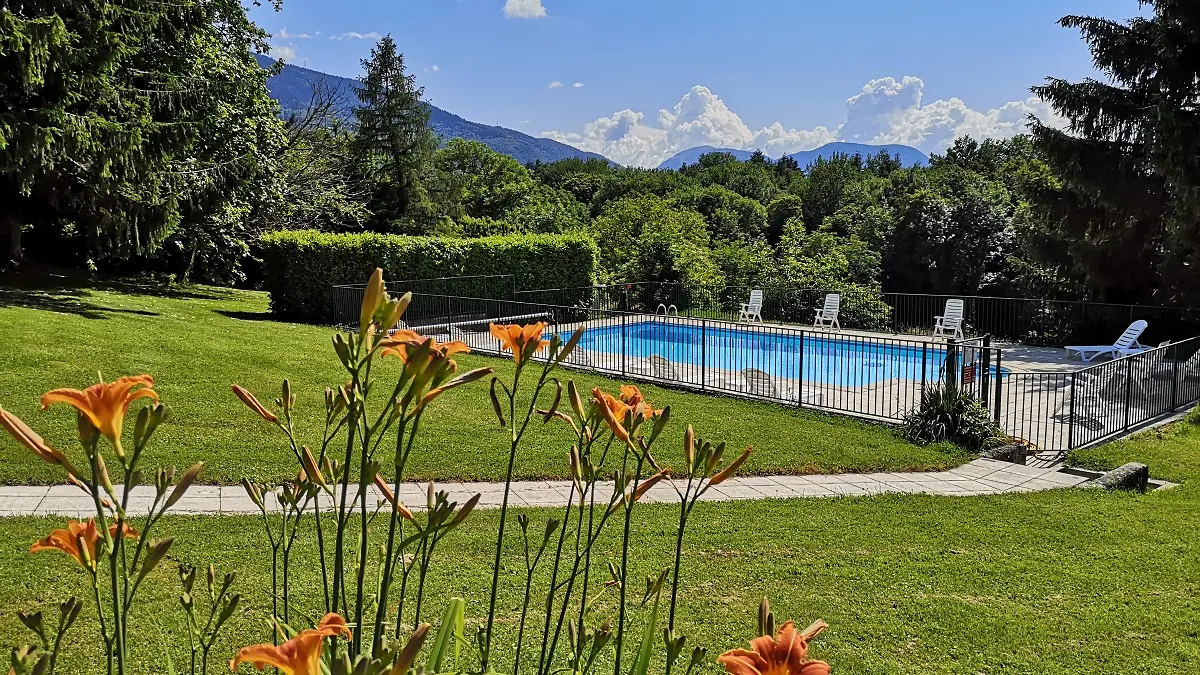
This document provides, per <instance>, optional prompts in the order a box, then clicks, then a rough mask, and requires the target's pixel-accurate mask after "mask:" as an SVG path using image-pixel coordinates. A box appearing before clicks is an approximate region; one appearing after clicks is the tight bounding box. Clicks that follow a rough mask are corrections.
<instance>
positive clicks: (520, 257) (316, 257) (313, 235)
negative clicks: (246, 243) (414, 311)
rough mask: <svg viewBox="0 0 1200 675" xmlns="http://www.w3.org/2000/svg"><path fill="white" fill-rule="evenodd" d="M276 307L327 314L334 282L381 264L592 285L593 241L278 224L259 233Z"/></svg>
mask: <svg viewBox="0 0 1200 675" xmlns="http://www.w3.org/2000/svg"><path fill="white" fill-rule="evenodd" d="M261 244H262V251H263V266H264V277H265V279H264V287H265V289H266V290H267V291H269V292H270V294H271V311H272V312H274V313H276V314H278V315H280V316H283V317H288V318H292V319H301V320H305V321H327V320H329V319H330V317H331V315H332V292H331V289H332V288H333V286H335V285H338V284H353V283H360V282H361V281H362V280H363V279H365V278H366V277H367V276H369V275H370V273H371V271H372V270H374V269H375V268H376V267H382V268H383V270H384V273H385V274H386V275H387V276H388V277H390V278H392V279H429V278H435V277H456V276H472V275H491V274H511V275H513V277H514V283H515V285H516V287H517V288H518V289H536V288H566V287H578V286H590V285H591V283H592V280H593V277H594V275H595V267H596V245H595V244H594V243H593V242H592V240H591V239H589V238H587V237H586V236H583V235H577V234H565V235H557V234H524V235H504V236H497V237H482V238H478V239H452V238H443V237H405V236H398V235H387V234H374V233H362V234H329V233H323V232H316V231H313V230H300V231H280V232H272V233H270V234H267V235H265V236H264V237H263V238H262V240H261Z"/></svg>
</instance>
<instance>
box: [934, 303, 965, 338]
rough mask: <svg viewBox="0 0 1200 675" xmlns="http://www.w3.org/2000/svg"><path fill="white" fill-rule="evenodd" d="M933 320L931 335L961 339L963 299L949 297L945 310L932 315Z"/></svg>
mask: <svg viewBox="0 0 1200 675" xmlns="http://www.w3.org/2000/svg"><path fill="white" fill-rule="evenodd" d="M933 321H934V323H933V337H954V338H958V339H959V340H961V339H963V337H964V336H963V329H962V325H963V301H962V300H960V299H959V298H950V299H949V300H947V301H946V311H945V312H944V313H943V314H942V315H941V316H935V317H933Z"/></svg>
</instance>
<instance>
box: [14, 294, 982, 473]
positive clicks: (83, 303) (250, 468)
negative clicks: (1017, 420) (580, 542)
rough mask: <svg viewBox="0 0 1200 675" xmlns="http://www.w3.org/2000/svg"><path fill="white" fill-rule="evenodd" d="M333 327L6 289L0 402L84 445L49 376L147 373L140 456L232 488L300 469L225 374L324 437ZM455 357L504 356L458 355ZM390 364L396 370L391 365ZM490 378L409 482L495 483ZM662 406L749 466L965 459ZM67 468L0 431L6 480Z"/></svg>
mask: <svg viewBox="0 0 1200 675" xmlns="http://www.w3.org/2000/svg"><path fill="white" fill-rule="evenodd" d="M332 333H333V332H332V329H329V328H323V327H316V326H307V325H298V324H290V323H281V322H277V321H272V320H271V317H270V315H269V314H268V313H267V296H266V295H265V294H263V293H255V292H245V291H231V290H227V289H214V288H206V287H190V288H187V289H161V288H147V287H139V286H133V285H128V284H123V285H114V286H108V287H94V288H91V289H70V288H68V289H62V288H58V289H54V288H51V289H50V290H26V289H21V288H14V287H0V341H2V342H3V345H4V347H5V348H4V350H3V352H0V405H3V406H4V407H5V408H7V409H9V410H11V411H13V412H15V413H16V414H17V415H19V416H20V417H22V418H23V419H24V420H25V421H26V422H28V423H29V424H30V426H32V427H33V428H34V429H35V430H37V431H39V432H40V433H41V434H42V435H43V436H44V437H46V439H47V440H48V441H50V442H51V443H52V444H54V445H56V446H57V447H59V448H61V449H63V450H65V451H67V452H72V451H74V450H75V448H77V446H78V442H77V441H76V440H75V432H74V419H73V414H72V412H71V411H70V410H69V409H67V408H66V407H59V408H52V409H51V410H50V411H49V412H41V411H40V410H39V407H38V399H39V397H40V396H41V394H42V393H44V392H46V391H48V390H50V389H52V388H56V387H64V386H69V387H74V388H83V387H85V386H87V385H89V384H92V383H94V382H95V381H96V377H97V373H102V374H103V375H104V377H105V378H106V379H110V380H111V379H112V378H115V377H118V376H120V375H130V374H137V373H143V372H146V373H150V374H151V375H153V376H154V377H155V381H156V389H157V390H158V391H159V393H160V395H161V397H162V400H163V401H164V402H165V403H167V404H168V405H169V406H171V408H172V409H173V411H174V416H173V419H172V420H171V421H170V422H169V423H168V424H167V425H165V426H164V427H163V428H162V429H161V430H160V431H159V432H158V434H157V435H156V437H155V439H154V442H153V443H152V446H151V448H150V450H149V451H148V457H147V459H146V460H145V463H144V465H149V466H157V465H168V464H175V465H178V466H180V467H183V466H187V465H190V464H192V463H193V462H195V461H198V460H203V461H205V462H206V469H205V472H204V474H203V475H202V480H204V481H207V482H215V483H233V482H236V481H237V480H239V479H240V478H242V477H243V476H250V477H252V478H255V479H259V480H283V479H287V478H289V477H294V476H295V473H296V470H297V467H296V466H295V462H294V460H293V458H292V456H291V454H290V452H289V451H288V450H287V449H286V447H285V446H284V445H283V444H282V439H281V438H280V437H279V435H278V434H277V432H276V431H275V430H274V429H273V428H271V427H269V425H266V424H265V423H263V422H261V421H260V420H258V419H257V418H256V417H254V416H253V415H252V414H251V413H250V412H249V411H248V410H247V409H245V408H244V407H243V406H242V404H241V403H240V402H239V401H237V399H235V398H234V396H233V395H232V394H231V393H230V390H229V385H230V384H231V383H233V382H236V383H239V384H241V385H242V386H245V387H247V388H248V389H250V390H251V391H253V392H255V393H257V394H258V396H259V397H260V398H261V399H262V400H264V401H270V400H273V399H274V398H275V397H276V396H278V394H277V392H278V390H279V383H280V382H281V381H282V379H283V378H285V377H288V378H291V381H292V386H293V391H295V392H296V393H297V395H298V406H299V411H300V412H299V413H298V415H299V417H300V421H299V423H298V427H299V430H300V432H301V434H303V435H304V436H305V438H308V439H311V441H312V442H313V443H316V442H319V434H320V429H319V427H318V426H317V425H318V424H320V420H321V419H322V416H323V404H322V398H321V397H322V392H323V390H324V388H325V387H326V386H329V385H336V384H337V383H339V382H342V381H343V380H344V378H343V372H342V371H341V367H340V365H339V364H338V363H337V361H336V359H335V358H334V356H333V349H332V347H331V346H330V337H331V336H332ZM460 362H461V365H462V367H463V368H473V367H478V366H483V365H488V366H493V367H495V368H496V369H497V372H498V373H499V374H500V375H501V377H505V378H509V377H511V364H510V362H509V361H507V360H503V359H499V358H492V357H476V356H466V357H463V358H461V359H460ZM388 367H390V368H396V366H394V365H393V366H388ZM570 376H571V377H573V378H575V380H576V381H577V383H578V384H579V385H580V386H581V387H582V388H583V389H585V390H587V389H590V388H591V387H594V386H600V387H604V388H606V389H608V390H610V391H615V390H616V389H617V387H618V386H619V384H620V383H619V382H617V381H616V380H612V379H608V378H602V377H596V376H592V375H586V374H581V373H571V374H570ZM485 387H486V382H481V383H479V384H477V385H475V386H474V387H470V388H465V389H460V390H457V391H454V392H451V393H449V394H448V395H447V396H445V397H444V398H443V399H441V400H440V401H439V402H438V404H437V405H436V407H435V409H434V412H433V414H432V415H431V416H427V422H426V423H425V425H424V426H423V440H422V441H421V443H422V446H421V447H419V448H418V449H417V451H415V452H414V454H413V459H412V460H411V461H410V465H409V466H410V468H411V472H412V473H411V477H413V478H418V479H424V478H437V479H464V480H489V479H495V478H496V477H498V476H503V472H504V468H505V463H506V460H507V440H506V433H505V432H504V431H502V430H500V429H498V428H497V425H496V423H495V420H494V417H493V415H492V412H491V407H490V404H489V402H488V398H487V393H486V391H485ZM645 391H646V394H647V396H648V397H649V399H650V400H651V401H652V402H653V403H654V404H655V405H656V406H659V407H661V406H663V405H667V404H669V405H671V406H672V407H673V408H674V414H675V420H677V421H676V422H675V423H673V424H672V425H671V430H670V432H669V433H668V434H667V435H666V436H665V437H664V439H663V440H662V441H660V442H661V443H663V444H665V445H666V446H667V447H670V448H672V449H674V448H676V447H678V446H679V445H680V439H681V438H682V434H683V428H684V426H685V424H686V423H687V422H692V423H694V424H695V425H696V429H697V432H698V433H699V434H700V435H702V436H705V437H709V438H713V439H716V440H725V441H727V442H728V443H729V444H730V445H731V446H733V447H734V448H740V447H744V446H746V445H753V446H754V454H753V456H752V457H751V459H750V460H749V461H748V462H747V463H746V464H745V465H744V466H743V469H742V471H743V473H817V472H842V471H900V470H932V469H941V468H946V467H949V466H953V465H956V464H959V463H961V462H962V461H964V460H965V459H966V457H965V456H964V455H963V454H962V453H961V452H959V451H957V450H956V449H954V448H952V447H949V446H933V447H926V448H921V447H916V446H914V445H911V444H909V443H906V442H904V441H902V440H900V439H899V438H898V437H897V436H896V434H895V433H894V431H892V430H890V429H888V428H884V427H881V426H877V425H872V424H865V423H860V422H856V421H853V420H850V419H848V418H845V417H840V416H829V415H822V414H819V413H813V412H809V411H802V410H797V409H793V408H787V407H784V406H777V405H770V404H763V403H757V402H751V401H742V400H737V399H732V398H723V397H715V396H707V395H700V394H692V393H687V392H681V391H677V390H669V389H660V388H657V387H645ZM564 431H565V430H564V429H563V428H561V427H558V426H557V425H551V426H548V427H543V426H541V425H540V424H536V425H534V426H532V427H531V429H530V432H529V434H528V437H527V442H526V443H525V444H524V446H523V451H522V453H523V454H522V457H521V458H520V461H519V463H518V466H519V477H520V478H551V477H563V476H565V475H566V474H567V461H566V453H567V449H568V448H569V439H568V437H567V434H565V433H564ZM61 480H62V475H61V473H60V472H58V471H55V470H54V469H53V468H52V467H49V466H47V465H46V464H43V463H41V462H40V461H39V460H36V459H35V458H33V457H32V456H31V455H30V454H29V453H28V452H26V451H25V450H24V449H22V448H20V447H19V446H17V445H16V444H15V443H14V442H13V441H12V440H11V439H9V438H8V437H7V436H4V437H3V438H0V484H23V483H53V482H59V481H61Z"/></svg>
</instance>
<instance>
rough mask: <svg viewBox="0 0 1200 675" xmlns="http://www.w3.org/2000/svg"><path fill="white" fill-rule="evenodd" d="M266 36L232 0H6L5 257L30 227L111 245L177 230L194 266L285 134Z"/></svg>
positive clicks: (263, 178) (1, 131) (128, 248)
mask: <svg viewBox="0 0 1200 675" xmlns="http://www.w3.org/2000/svg"><path fill="white" fill-rule="evenodd" d="M265 38H266V34H265V33H264V32H262V31H261V30H260V29H259V28H258V27H257V26H255V25H254V23H253V22H251V21H250V20H249V19H248V18H247V16H246V10H245V8H244V7H243V6H242V4H241V3H240V2H236V1H234V0H216V1H214V2H198V1H196V0H182V1H181V2H178V3H161V2H150V1H136V0H135V1H133V2H111V1H108V0H102V1H99V2H94V3H62V2H43V1H36V0H30V1H23V2H17V3H15V4H14V3H6V4H5V5H4V6H3V7H0V226H2V227H3V230H4V231H3V234H4V235H5V242H4V243H5V253H6V254H8V255H6V256H0V257H12V258H20V257H21V254H22V250H21V243H20V237H21V233H22V232H23V230H24V229H26V228H48V229H57V230H59V231H60V232H66V231H70V232H73V233H76V234H77V235H79V236H82V237H83V238H85V239H86V241H87V245H88V248H89V249H90V250H91V251H93V252H97V251H98V252H99V253H100V254H101V255H109V256H115V257H123V256H128V255H134V254H146V253H153V252H155V251H156V250H157V249H158V248H159V246H160V244H161V243H162V242H163V240H164V238H166V237H167V236H169V235H171V234H172V233H173V232H176V233H177V241H178V243H179V244H180V245H181V246H182V248H183V251H184V252H185V255H184V260H185V268H184V270H180V271H185V270H186V269H188V268H190V266H191V264H192V262H193V261H194V259H195V257H196V256H197V255H200V253H199V249H200V248H203V247H204V246H206V244H204V243H203V242H206V241H207V242H211V241H221V240H225V239H226V238H228V237H230V236H234V237H236V236H238V235H237V233H236V232H234V230H236V229H237V226H236V225H235V224H234V223H233V220H234V219H237V218H240V217H241V216H242V215H243V214H244V213H246V212H247V211H249V210H252V209H255V208H259V207H260V206H261V205H262V204H263V203H265V202H268V201H269V200H270V199H272V198H273V196H274V187H273V185H272V184H271V179H272V175H273V166H272V161H273V158H274V149H275V148H276V147H277V146H278V145H279V143H281V141H282V135H281V124H280V121H279V120H278V119H277V117H276V111H277V109H278V107H277V105H276V104H275V103H274V101H272V100H271V99H270V98H269V97H268V96H267V93H266V88H265V80H266V78H267V76H268V75H269V73H268V72H267V71H265V70H263V69H262V68H260V67H259V66H258V62H257V61H256V59H255V52H260V53H261V52H265V51H266V49H267V45H266V43H265ZM216 266H218V267H219V266H220V265H219V264H218V265H216Z"/></svg>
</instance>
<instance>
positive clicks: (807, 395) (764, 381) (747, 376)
mask: <svg viewBox="0 0 1200 675" xmlns="http://www.w3.org/2000/svg"><path fill="white" fill-rule="evenodd" d="M730 384H731V383H730V382H728V381H726V382H725V386H727V387H730ZM730 388H733V389H737V390H738V391H744V392H746V393H747V394H750V395H751V396H761V397H763V398H770V399H775V400H781V399H782V400H785V401H790V402H793V403H795V402H797V401H798V398H797V397H798V393H797V391H796V390H795V389H792V388H791V387H789V386H786V385H782V384H779V383H778V381H777V380H776V379H775V378H773V377H771V374H770V373H768V372H766V371H763V370H759V369H758V368H744V369H743V370H742V372H741V378H740V381H737V380H735V381H734V382H733V383H732V386H731V387H730ZM822 400H823V397H822V396H821V393H820V392H807V391H806V392H804V403H808V404H811V405H821V402H822Z"/></svg>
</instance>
